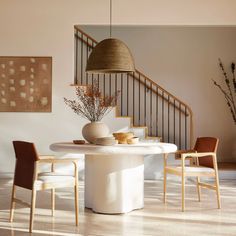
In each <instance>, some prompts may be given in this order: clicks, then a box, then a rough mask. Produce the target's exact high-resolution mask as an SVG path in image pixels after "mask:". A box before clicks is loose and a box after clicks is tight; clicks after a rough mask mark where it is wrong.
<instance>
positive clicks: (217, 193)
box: [213, 154, 221, 209]
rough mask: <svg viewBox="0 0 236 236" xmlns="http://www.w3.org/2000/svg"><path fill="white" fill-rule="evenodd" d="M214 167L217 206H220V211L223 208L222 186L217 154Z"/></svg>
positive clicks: (214, 157)
mask: <svg viewBox="0 0 236 236" xmlns="http://www.w3.org/2000/svg"><path fill="white" fill-rule="evenodd" d="M213 165H214V169H215V185H216V195H217V204H218V209H220V208H221V201H220V184H219V174H218V167H217V159H216V154H215V155H214V156H213Z"/></svg>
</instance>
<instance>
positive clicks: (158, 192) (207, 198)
mask: <svg viewBox="0 0 236 236" xmlns="http://www.w3.org/2000/svg"><path fill="white" fill-rule="evenodd" d="M11 185H12V183H11V181H10V180H6V179H5V180H4V179H2V180H0V236H24V235H30V234H28V233H27V232H28V222H29V209H27V208H17V210H16V213H15V219H14V223H12V224H11V223H9V222H8V217H9V203H10V192H11ZM186 187H187V193H186V212H184V213H183V212H181V208H180V207H181V204H180V203H181V201H180V182H178V181H174V180H168V189H167V190H168V193H169V194H168V195H167V197H168V199H167V200H168V201H167V205H164V204H163V203H162V181H145V207H144V209H141V210H136V211H132V212H130V213H128V214H123V215H103V214H95V213H93V212H92V211H90V210H88V209H84V201H83V189H84V186H83V182H81V183H80V215H79V221H80V223H79V227H78V228H77V227H75V226H74V205H73V192H72V191H70V190H69V189H61V190H60V191H57V193H56V194H57V196H56V209H57V210H56V216H55V217H51V216H50V193H49V192H40V193H39V194H38V195H37V204H36V207H37V209H36V215H35V225H34V233H32V234H31V235H32V236H44V235H58V236H60V235H63V236H72V235H109V236H112V235H114V236H115V235H127V236H139V235H152V236H154V235H161V236H169V235H170V236H178V235H181V236H184V235H191V236H195V235H196V236H199V235H201V236H205V235H215V236H224V235H227V236H230V235H232V236H235V235H236V181H235V180H227V181H221V194H222V209H221V210H218V209H217V204H216V197H215V194H214V192H213V191H210V190H203V191H202V192H203V199H202V202H201V203H199V202H197V193H196V188H195V185H194V182H192V181H189V182H188V183H187V186H186ZM18 196H20V197H23V198H24V199H25V200H27V199H29V196H28V192H27V191H19V195H18Z"/></svg>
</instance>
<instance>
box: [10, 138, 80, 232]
mask: <svg viewBox="0 0 236 236" xmlns="http://www.w3.org/2000/svg"><path fill="white" fill-rule="evenodd" d="M13 146H14V150H15V156H16V165H15V175H14V181H13V188H12V198H11V207H10V222H12V221H13V216H14V208H15V203H18V204H21V205H24V206H27V207H30V225H29V232H32V230H33V222H34V211H35V201H36V193H37V191H38V190H45V189H51V204H52V215H54V209H55V188H64V187H74V196H75V223H76V226H78V212H79V207H78V166H77V161H76V159H54V157H52V156H39V155H38V154H37V151H36V148H35V145H34V144H33V143H30V142H24V141H13ZM41 163H50V164H52V168H51V169H52V171H51V172H42V173H39V168H38V167H39V164H41ZM56 163H73V164H74V176H69V175H65V174H64V175H63V174H62V173H57V172H55V171H54V164H56ZM17 186H18V187H22V188H25V189H28V190H31V203H30V204H29V203H26V202H24V201H22V200H20V199H18V198H16V187H17Z"/></svg>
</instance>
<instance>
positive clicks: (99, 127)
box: [82, 122, 109, 144]
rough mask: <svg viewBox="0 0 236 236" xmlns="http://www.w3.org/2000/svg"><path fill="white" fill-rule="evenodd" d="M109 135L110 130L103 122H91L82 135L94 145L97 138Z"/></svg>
mask: <svg viewBox="0 0 236 236" xmlns="http://www.w3.org/2000/svg"><path fill="white" fill-rule="evenodd" d="M108 134H109V128H108V126H107V125H106V124H104V123H102V122H91V123H88V124H86V125H85V126H84V127H83V129H82V135H83V137H84V139H85V140H86V141H88V142H89V143H94V144H95V141H96V139H97V138H102V137H106V136H107V135H108Z"/></svg>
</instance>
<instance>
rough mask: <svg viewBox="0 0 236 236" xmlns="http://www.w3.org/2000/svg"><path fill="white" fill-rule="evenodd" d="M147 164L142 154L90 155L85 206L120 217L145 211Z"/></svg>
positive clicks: (87, 166)
mask: <svg viewBox="0 0 236 236" xmlns="http://www.w3.org/2000/svg"><path fill="white" fill-rule="evenodd" d="M143 199H144V162H143V156H139V155H125V154H122V155H104V154H103V155H86V157H85V207H87V208H91V209H92V210H93V211H94V212H98V213H107V214H117V213H126V212H130V211H132V210H134V209H140V208H143V205H144V203H143Z"/></svg>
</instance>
